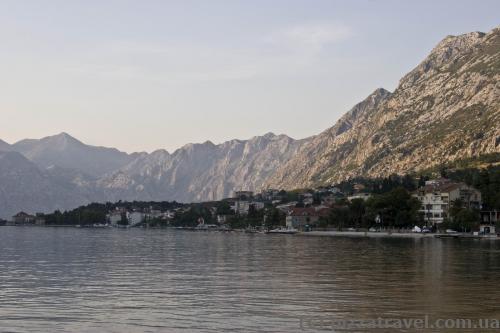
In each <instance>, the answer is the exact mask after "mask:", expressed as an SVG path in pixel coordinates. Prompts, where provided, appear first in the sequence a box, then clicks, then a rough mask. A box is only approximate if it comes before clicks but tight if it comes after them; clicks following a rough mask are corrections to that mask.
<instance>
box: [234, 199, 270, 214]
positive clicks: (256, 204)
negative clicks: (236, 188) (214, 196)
mask: <svg viewBox="0 0 500 333" xmlns="http://www.w3.org/2000/svg"><path fill="white" fill-rule="evenodd" d="M230 207H231V209H232V210H233V211H234V212H235V213H236V214H239V215H248V212H249V210H250V207H253V208H254V209H255V210H261V209H264V203H263V202H260V201H247V200H236V201H234V202H232V204H231V206H230Z"/></svg>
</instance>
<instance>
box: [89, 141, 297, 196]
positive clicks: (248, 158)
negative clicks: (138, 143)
mask: <svg viewBox="0 0 500 333" xmlns="http://www.w3.org/2000/svg"><path fill="white" fill-rule="evenodd" d="M304 143H305V140H294V139H292V138H290V137H288V136H286V135H274V134H272V133H268V134H266V135H264V136H257V137H254V138H251V139H250V140H231V141H228V142H225V143H222V144H220V145H214V144H213V143H211V142H209V141H207V142H205V143H203V144H189V145H186V146H184V147H182V148H180V149H178V150H176V151H175V152H174V153H173V154H169V153H168V152H166V151H165V150H158V151H155V152H153V153H151V154H149V155H148V154H143V155H141V156H140V157H138V158H137V159H136V160H134V161H132V162H131V163H130V164H128V165H127V166H125V167H123V168H121V169H120V170H118V171H117V172H115V173H113V174H111V175H110V176H109V177H105V178H103V179H101V180H100V181H99V182H98V185H99V187H101V188H104V189H105V190H106V193H108V195H111V196H112V198H113V199H115V200H116V199H142V200H152V199H159V198H162V199H169V200H172V199H176V200H180V201H201V200H214V199H220V198H223V197H227V196H229V195H230V194H232V192H233V191H234V190H238V189H258V188H260V187H262V185H263V183H264V181H265V180H266V179H267V178H268V177H269V176H271V175H272V174H273V173H274V171H275V170H276V169H277V168H278V167H279V166H280V165H281V164H283V163H284V162H285V161H287V160H289V159H290V158H291V157H292V156H293V154H295V153H296V152H297V151H298V149H299V148H300V147H301V146H302V144H304Z"/></svg>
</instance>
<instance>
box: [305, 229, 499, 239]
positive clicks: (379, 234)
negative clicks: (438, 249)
mask: <svg viewBox="0 0 500 333" xmlns="http://www.w3.org/2000/svg"><path fill="white" fill-rule="evenodd" d="M297 235H299V236H310V237H370V238H414V239H416V238H466V239H488V240H500V237H497V236H496V235H494V236H489V235H477V236H476V235H472V234H463V233H457V234H443V233H414V232H386V231H382V232H373V231H308V232H301V233H298V234H297Z"/></svg>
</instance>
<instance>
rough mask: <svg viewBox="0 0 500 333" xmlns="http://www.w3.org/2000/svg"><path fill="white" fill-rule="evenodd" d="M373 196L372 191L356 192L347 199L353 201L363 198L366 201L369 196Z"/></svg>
mask: <svg viewBox="0 0 500 333" xmlns="http://www.w3.org/2000/svg"><path fill="white" fill-rule="evenodd" d="M371 196H372V195H371V194H370V193H356V194H353V195H350V196H348V197H347V200H349V201H353V200H354V199H363V200H365V201H366V200H368V199H369V198H371Z"/></svg>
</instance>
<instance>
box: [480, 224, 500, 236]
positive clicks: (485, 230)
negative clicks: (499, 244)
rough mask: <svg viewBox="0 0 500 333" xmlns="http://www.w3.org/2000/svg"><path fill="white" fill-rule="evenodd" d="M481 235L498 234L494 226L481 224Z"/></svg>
mask: <svg viewBox="0 0 500 333" xmlns="http://www.w3.org/2000/svg"><path fill="white" fill-rule="evenodd" d="M479 233H480V234H481V235H495V234H496V228H495V226H494V225H490V224H481V225H480V227H479Z"/></svg>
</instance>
